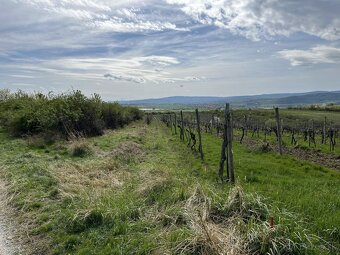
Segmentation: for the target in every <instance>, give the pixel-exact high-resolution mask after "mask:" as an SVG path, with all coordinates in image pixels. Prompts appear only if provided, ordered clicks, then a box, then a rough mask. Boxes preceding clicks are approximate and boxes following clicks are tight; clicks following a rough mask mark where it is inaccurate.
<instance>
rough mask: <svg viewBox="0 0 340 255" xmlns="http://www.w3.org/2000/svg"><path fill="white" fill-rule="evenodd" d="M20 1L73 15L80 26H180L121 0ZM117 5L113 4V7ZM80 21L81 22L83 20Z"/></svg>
mask: <svg viewBox="0 0 340 255" xmlns="http://www.w3.org/2000/svg"><path fill="white" fill-rule="evenodd" d="M12 1H13V2H15V3H18V4H26V5H31V6H33V7H35V8H37V9H38V10H41V11H42V12H46V13H50V14H52V15H53V16H54V17H55V18H70V19H74V20H75V21H76V22H77V23H74V24H73V26H78V27H79V26H80V27H83V29H85V28H89V29H93V30H97V29H99V30H101V31H102V32H122V33H124V32H145V31H164V30H177V31H186V30H187V29H185V28H178V27H177V26H176V24H173V23H171V22H161V21H157V20H147V19H145V17H144V16H143V15H139V14H137V13H136V11H137V10H138V9H134V8H131V9H127V8H123V7H122V8H120V7H121V6H122V4H121V3H119V2H118V4H117V3H115V2H111V3H110V2H106V3H105V1H92V0H61V1H60V0H12ZM111 5H113V7H114V8H113V7H111ZM79 22H80V23H79Z"/></svg>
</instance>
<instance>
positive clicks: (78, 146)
mask: <svg viewBox="0 0 340 255" xmlns="http://www.w3.org/2000/svg"><path fill="white" fill-rule="evenodd" d="M69 153H70V155H71V156H72V157H81V158H83V157H86V156H89V155H92V154H93V153H94V151H93V148H92V146H91V145H90V144H89V143H88V142H87V141H86V140H85V139H84V138H79V139H74V140H71V141H70V144H69Z"/></svg>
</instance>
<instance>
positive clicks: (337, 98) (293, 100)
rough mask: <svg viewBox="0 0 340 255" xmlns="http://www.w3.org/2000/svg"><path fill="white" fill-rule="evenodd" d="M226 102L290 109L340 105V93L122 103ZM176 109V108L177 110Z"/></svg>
mask: <svg viewBox="0 0 340 255" xmlns="http://www.w3.org/2000/svg"><path fill="white" fill-rule="evenodd" d="M226 102H228V103H230V104H232V105H233V106H237V107H271V106H273V105H277V106H281V107H288V106H301V105H310V104H325V103H340V91H332V92H327V91H315V92H307V93H282V94H263V95H253V96H234V97H200V96H198V97H188V96H174V97H165V98H154V99H143V100H132V101H121V102H120V103H121V104H124V105H134V106H139V107H145V108H162V109H163V108H172V107H174V106H177V107H180V106H188V107H192V106H211V107H214V106H222V105H223V104H225V103H226ZM177 107H176V108H177Z"/></svg>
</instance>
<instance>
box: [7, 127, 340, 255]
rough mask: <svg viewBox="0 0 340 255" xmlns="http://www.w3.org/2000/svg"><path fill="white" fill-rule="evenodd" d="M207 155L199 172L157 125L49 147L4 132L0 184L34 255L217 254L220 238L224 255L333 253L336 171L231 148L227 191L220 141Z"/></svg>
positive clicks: (207, 142) (339, 179)
mask: <svg viewBox="0 0 340 255" xmlns="http://www.w3.org/2000/svg"><path fill="white" fill-rule="evenodd" d="M202 143H203V150H204V153H205V159H204V161H203V162H202V161H201V160H200V158H199V155H198V153H197V152H196V151H191V150H190V149H189V148H188V147H187V145H186V143H183V142H181V141H180V140H179V136H178V134H177V135H175V134H174V132H171V130H170V129H169V128H168V127H166V125H164V124H162V123H160V122H157V121H153V122H152V123H151V124H150V125H146V124H145V123H144V122H142V121H140V122H138V123H135V124H130V125H129V126H127V127H125V128H123V129H120V130H114V131H106V132H105V134H104V135H102V136H97V137H90V138H81V139H73V140H70V141H62V140H60V141H56V142H54V143H52V144H45V143H44V142H42V141H41V139H39V136H36V137H29V138H26V139H22V138H13V137H10V136H9V135H8V133H7V132H6V131H4V130H2V131H1V139H0V146H1V147H0V154H1V162H0V163H1V166H2V167H1V177H2V179H3V180H4V181H5V182H6V183H7V186H6V187H7V189H8V196H9V197H10V198H11V200H10V206H11V207H14V208H15V211H16V218H17V219H18V220H19V222H20V223H21V225H23V226H25V228H23V232H24V233H22V234H25V235H28V237H29V239H28V240H26V242H28V244H29V245H27V246H28V247H29V248H28V249H29V252H30V253H32V254H171V253H174V254H199V253H203V254H219V252H221V250H219V249H222V248H221V247H220V246H221V245H219V244H218V242H217V244H216V241H213V240H211V239H212V237H215V236H216V235H217V233H218V238H217V237H215V238H217V240H219V242H220V244H223V247H224V248H223V249H226V248H225V247H228V245H229V246H230V247H232V248H233V249H235V247H236V248H239V249H240V250H242V249H243V250H244V249H249V250H250V249H253V251H256V252H257V254H265V253H266V252H270V249H273V248H275V247H278V249H279V251H280V252H278V253H277V254H287V252H288V254H336V253H337V248H336V247H339V246H340V229H339V226H340V190H339V188H338V187H339V185H340V173H339V172H338V171H336V170H333V169H328V168H326V167H324V166H321V165H317V164H312V163H309V162H305V161H302V160H300V159H297V158H296V157H293V156H287V155H284V156H279V155H278V154H277V153H276V152H275V151H269V152H267V151H263V150H261V147H260V146H259V147H251V148H250V147H249V146H248V145H247V144H242V145H241V144H239V143H238V142H235V143H234V158H235V173H236V182H237V186H236V188H233V187H232V186H230V185H229V184H227V183H222V182H221V181H220V180H219V178H218V163H219V157H220V148H221V139H220V138H218V137H216V136H215V135H212V134H209V133H208V134H206V133H203V137H202ZM242 190H244V192H245V194H243V191H242ZM235 192H236V195H235ZM233 194H234V195H233ZM256 194H258V195H259V196H260V197H261V198H259V197H258V195H256ZM233 196H234V197H233ZM202 197H203V198H204V199H203V198H202ZM195 199H196V200H198V201H201V202H200V203H201V204H200V203H198V205H197V206H198V209H197V208H196V207H194V206H193V204H194V205H196V204H195V203H192V201H196V200H195ZM202 199H203V200H202ZM202 201H210V202H209V206H208V205H207V204H205V202H202ZM235 201H236V202H235ZM207 208H210V209H209V210H211V212H210V214H211V215H212V216H210V217H211V219H210V218H208V219H206V218H204V219H203V218H200V217H199V218H198V220H197V215H196V214H195V213H196V212H197V211H199V212H201V211H202V212H203V211H204V212H207V211H208V212H209V210H208V209H207ZM235 208H236V209H235ZM237 208H238V209H237ZM240 208H241V209H240ZM242 208H243V209H242ZM199 215H200V214H199ZM216 217H217V218H218V219H219V220H216ZM249 218H250V219H252V220H249ZM271 218H272V220H273V224H274V226H272V227H271V226H270V224H269V223H268V222H269V220H270V219H271ZM222 222H224V223H223V224H225V222H227V223H228V224H227V225H222ZM236 223H237V224H236ZM221 226H222V227H221ZM230 226H232V227H230ZM235 226H241V230H240V229H239V227H235ZM226 228H227V230H228V233H230V232H232V235H231V236H229V235H227V234H226V233H224V232H223V231H222V229H226ZM207 229H208V230H207ZM231 230H233V231H231ZM221 235H222V237H223V238H221ZM315 236H318V238H316V237H315ZM24 239H27V238H24ZM235 243H236V244H237V245H234V244H235ZM230 244H233V245H230ZM245 247H246V248H245ZM289 249H290V250H289ZM222 252H227V251H226V250H222ZM229 252H230V251H229ZM234 252H235V250H234ZM285 252H286V253H285ZM225 254H226V253H225ZM230 254H239V253H237V251H236V253H230Z"/></svg>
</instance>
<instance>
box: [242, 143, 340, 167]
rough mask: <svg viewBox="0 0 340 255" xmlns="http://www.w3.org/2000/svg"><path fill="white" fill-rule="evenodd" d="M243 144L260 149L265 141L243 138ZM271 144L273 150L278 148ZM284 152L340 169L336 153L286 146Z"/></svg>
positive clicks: (253, 148)
mask: <svg viewBox="0 0 340 255" xmlns="http://www.w3.org/2000/svg"><path fill="white" fill-rule="evenodd" d="M243 144H245V145H246V146H247V147H248V148H249V149H251V150H260V149H261V146H263V144H264V143H263V142H261V141H256V140H253V139H249V138H248V139H247V138H245V139H244V140H243ZM269 146H270V148H271V149H272V150H274V151H275V150H277V148H276V146H274V145H269ZM283 153H284V154H288V155H291V156H293V157H296V158H298V159H301V160H305V161H309V162H313V163H315V164H318V165H322V166H325V167H328V168H332V169H335V170H338V171H340V156H339V155H336V154H327V153H323V152H318V151H315V150H309V149H302V148H299V147H295V148H294V147H286V146H284V147H283Z"/></svg>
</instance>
